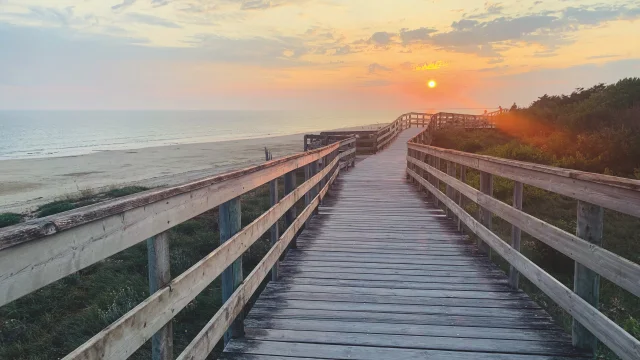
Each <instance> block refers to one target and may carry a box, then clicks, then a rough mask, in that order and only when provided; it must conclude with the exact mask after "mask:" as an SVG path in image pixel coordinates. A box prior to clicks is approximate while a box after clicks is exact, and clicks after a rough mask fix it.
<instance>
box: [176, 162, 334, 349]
mask: <svg viewBox="0 0 640 360" xmlns="http://www.w3.org/2000/svg"><path fill="white" fill-rule="evenodd" d="M338 160H339V159H338V158H336V159H334V161H333V162H332V164H331V165H332V166H330V167H326V168H325V169H323V171H321V172H320V173H318V175H323V173H324V172H326V171H329V170H331V169H332V168H333V169H335V170H334V171H333V175H332V176H331V178H330V179H329V181H328V183H327V184H326V186H325V187H324V188H323V189H321V191H320V192H319V194H318V195H317V196H316V197H315V198H314V199H313V201H311V203H310V204H309V206H307V207H306V208H305V209H304V210H303V211H302V213H301V214H300V216H299V217H298V218H296V219H295V220H294V221H293V223H291V225H290V226H289V227H288V228H287V230H285V232H284V234H282V237H281V238H280V240H279V241H278V243H277V244H276V245H275V246H273V247H272V248H271V249H270V250H269V252H267V254H266V255H265V257H264V258H263V259H262V260H261V261H260V262H259V263H258V265H256V267H255V268H254V269H253V271H252V272H251V274H249V276H247V279H246V281H245V282H243V283H242V284H241V285H240V286H239V287H238V289H237V290H236V292H235V293H234V294H233V296H232V297H231V298H230V299H229V300H228V301H226V302H225V303H224V304H223V305H222V307H221V308H220V309H219V310H218V311H217V312H216V314H215V315H214V316H213V318H211V320H209V322H208V323H207V324H206V325H205V326H204V328H203V329H202V330H201V331H200V332H199V333H198V335H196V337H195V338H194V339H193V341H191V343H189V345H188V346H187V347H186V348H185V350H184V351H183V352H182V353H181V354H180V356H178V358H177V360H187V359H188V360H193V359H205V358H207V356H208V355H209V353H210V352H211V350H213V348H214V347H215V346H216V344H217V343H218V341H219V340H220V338H221V337H222V336H223V334H224V331H225V329H226V328H227V327H228V326H230V325H231V323H232V321H233V319H235V318H236V317H237V316H238V315H239V314H240V313H241V312H242V310H243V308H244V306H245V305H246V304H247V303H248V302H249V299H250V298H251V296H252V295H253V293H254V292H255V291H256V290H257V289H258V287H259V286H260V284H261V283H262V281H263V280H264V278H265V277H266V275H267V273H268V272H269V269H270V268H271V267H272V266H273V264H275V263H276V261H278V258H280V255H281V254H282V253H283V252H284V251H285V249H287V247H288V246H289V243H290V242H291V241H292V240H293V239H294V238H295V235H296V233H297V232H298V231H299V230H300V229H301V228H302V226H304V223H305V221H306V220H307V219H308V218H309V217H310V216H311V215H312V213H313V210H314V208H315V207H317V206H318V204H320V199H321V198H322V197H323V196H325V194H326V193H327V191H328V189H329V186H330V185H331V182H333V180H334V179H335V178H336V176H338V173H339V171H340V168H339V167H337V166H336V165H337V164H338ZM285 198H286V197H285Z"/></svg>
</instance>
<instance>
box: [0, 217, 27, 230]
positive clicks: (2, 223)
mask: <svg viewBox="0 0 640 360" xmlns="http://www.w3.org/2000/svg"><path fill="white" fill-rule="evenodd" d="M21 220H22V215H20V214H16V213H2V214H0V228H3V227H7V226H11V225H15V224H17V223H19V222H20V221H21Z"/></svg>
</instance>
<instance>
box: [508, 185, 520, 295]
mask: <svg viewBox="0 0 640 360" xmlns="http://www.w3.org/2000/svg"><path fill="white" fill-rule="evenodd" d="M522 192H523V185H522V183H521V182H519V181H516V182H515V183H514V184H513V207H514V208H516V209H518V210H522ZM520 233H521V232H520V228H519V227H517V226H515V225H511V247H512V248H514V249H515V250H516V251H518V252H520ZM519 282H520V273H519V272H518V270H516V268H514V267H513V265H509V285H510V286H511V287H512V288H513V289H517V288H518V283H519Z"/></svg>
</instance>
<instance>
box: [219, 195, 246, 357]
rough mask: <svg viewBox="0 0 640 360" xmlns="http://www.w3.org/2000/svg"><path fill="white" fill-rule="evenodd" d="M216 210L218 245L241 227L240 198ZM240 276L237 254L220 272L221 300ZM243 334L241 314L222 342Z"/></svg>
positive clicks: (231, 290) (234, 286)
mask: <svg viewBox="0 0 640 360" xmlns="http://www.w3.org/2000/svg"><path fill="white" fill-rule="evenodd" d="M218 212H219V215H220V220H219V222H218V224H219V226H220V245H222V244H224V243H225V242H226V241H229V239H231V238H232V237H233V236H234V235H235V234H237V233H238V232H239V231H240V229H241V228H242V225H241V219H242V212H241V208H240V198H239V197H237V198H235V199H232V200H229V201H227V202H225V203H224V204H222V205H220V209H219V211H218ZM242 278H243V277H242V256H239V257H238V258H237V259H236V260H235V261H234V262H233V263H232V265H231V266H229V267H227V268H226V269H225V270H224V271H223V272H222V302H225V301H227V300H228V299H229V298H230V297H231V295H232V294H233V292H234V291H235V290H236V289H237V288H238V286H240V284H241V283H242ZM243 335H244V324H243V319H242V316H239V318H238V319H236V321H234V322H233V325H231V328H230V329H229V330H228V331H227V332H226V333H225V334H224V343H225V345H226V344H227V343H228V342H229V341H231V339H232V338H239V337H242V336H243Z"/></svg>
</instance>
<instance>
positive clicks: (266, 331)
mask: <svg viewBox="0 0 640 360" xmlns="http://www.w3.org/2000/svg"><path fill="white" fill-rule="evenodd" d="M419 130H420V129H416V128H412V129H408V130H406V131H404V132H402V133H401V134H400V136H399V137H398V139H397V140H395V141H394V142H393V144H392V145H391V146H390V147H389V148H388V149H386V150H384V151H382V152H380V153H379V154H377V155H375V156H371V157H369V158H367V159H366V160H364V161H362V162H361V163H359V164H358V165H357V166H356V167H355V168H354V169H352V170H350V171H348V172H345V173H344V174H342V175H341V176H340V177H339V178H338V180H337V181H336V183H335V185H334V189H333V190H332V192H333V196H331V197H329V198H327V199H325V202H324V204H323V206H321V207H320V209H319V214H318V215H317V216H315V217H314V218H313V219H312V220H311V221H310V223H309V224H308V226H307V229H306V230H305V231H304V232H303V233H302V235H301V236H300V237H299V239H298V249H296V250H292V251H290V252H289V253H288V254H287V256H286V259H285V261H283V262H281V266H280V269H281V272H280V275H281V278H280V280H279V281H277V282H271V283H270V284H269V285H268V286H267V287H266V289H265V290H264V291H263V292H262V294H261V295H260V297H259V299H258V300H257V301H256V303H255V305H254V306H253V308H252V310H251V311H250V312H249V314H248V315H247V318H246V320H245V331H246V336H245V337H244V338H242V339H236V340H232V341H231V342H230V343H229V344H228V345H227V346H226V349H225V354H223V355H222V357H221V358H224V359H255V360H271V359H280V358H285V359H361V360H368V359H389V360H392V359H447V360H449V359H454V360H455V359H479V360H482V359H505V360H507V359H509V360H519V359H522V360H534V359H562V358H575V357H579V356H580V355H581V354H580V353H578V352H577V351H576V350H575V349H574V348H573V347H572V346H571V338H570V336H569V335H567V334H566V333H564V332H562V331H561V330H560V328H559V327H557V326H556V325H554V324H553V322H552V320H551V318H550V317H549V315H548V314H546V313H545V312H544V311H543V310H542V309H540V307H539V306H537V305H536V303H534V302H533V301H532V300H530V299H529V298H528V297H527V296H526V295H525V294H524V293H523V292H521V291H513V290H511V289H510V288H509V286H508V285H507V277H506V275H504V273H502V272H501V271H499V270H498V269H497V267H496V266H495V265H493V264H492V263H491V262H490V261H489V260H488V259H487V258H486V257H485V256H483V255H481V254H478V253H477V252H476V249H475V246H474V245H471V244H470V243H469V242H467V241H465V238H464V236H463V235H460V234H459V233H458V232H457V231H456V229H455V227H454V225H453V222H452V221H450V220H447V219H446V218H445V214H444V212H443V211H442V210H440V209H436V208H435V207H434V206H433V205H432V204H431V203H429V202H427V200H426V198H425V197H424V196H423V195H421V194H418V191H417V189H416V187H414V186H413V185H411V184H409V183H408V182H407V181H406V180H405V169H406V160H405V157H406V154H407V149H406V142H407V140H408V139H409V138H411V137H412V136H414V135H415V134H417V133H418V131H419ZM337 195H339V196H337Z"/></svg>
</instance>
